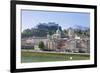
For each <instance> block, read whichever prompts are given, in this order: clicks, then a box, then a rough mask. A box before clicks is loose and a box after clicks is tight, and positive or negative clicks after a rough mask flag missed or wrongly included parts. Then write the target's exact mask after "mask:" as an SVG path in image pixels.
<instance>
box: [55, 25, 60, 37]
mask: <svg viewBox="0 0 100 73" xmlns="http://www.w3.org/2000/svg"><path fill="white" fill-rule="evenodd" d="M56 37H57V38H61V31H60V29H59V26H58V29H57V30H56Z"/></svg>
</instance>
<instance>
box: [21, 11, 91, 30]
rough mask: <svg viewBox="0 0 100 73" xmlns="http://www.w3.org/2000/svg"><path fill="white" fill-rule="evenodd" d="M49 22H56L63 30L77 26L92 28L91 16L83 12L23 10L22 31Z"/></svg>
mask: <svg viewBox="0 0 100 73" xmlns="http://www.w3.org/2000/svg"><path fill="white" fill-rule="evenodd" d="M48 22H55V23H56V24H59V26H61V27H62V29H67V28H69V27H75V26H82V27H90V14H89V13H82V12H81V13H79V12H60V11H59V12H58V11H57V12H54V11H39V10H38V11H36V10H21V24H22V31H23V30H25V29H28V28H29V29H30V28H35V27H36V26H37V25H38V24H39V23H48Z"/></svg>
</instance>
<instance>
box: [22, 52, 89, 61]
mask: <svg viewBox="0 0 100 73" xmlns="http://www.w3.org/2000/svg"><path fill="white" fill-rule="evenodd" d="M71 58H72V59H71ZM89 59H90V55H86V54H64V53H41V52H25V51H22V52H21V62H22V63H29V62H49V61H50V62H51V61H68V60H89Z"/></svg>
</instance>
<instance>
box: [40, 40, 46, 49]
mask: <svg viewBox="0 0 100 73" xmlns="http://www.w3.org/2000/svg"><path fill="white" fill-rule="evenodd" d="M39 48H40V49H41V50H44V48H45V46H44V43H43V42H42V41H41V42H39Z"/></svg>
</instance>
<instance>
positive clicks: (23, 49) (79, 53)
mask: <svg viewBox="0 0 100 73" xmlns="http://www.w3.org/2000/svg"><path fill="white" fill-rule="evenodd" d="M21 51H24V52H37V53H58V54H80V55H90V53H70V52H54V51H35V50H26V49H23V50H21Z"/></svg>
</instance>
